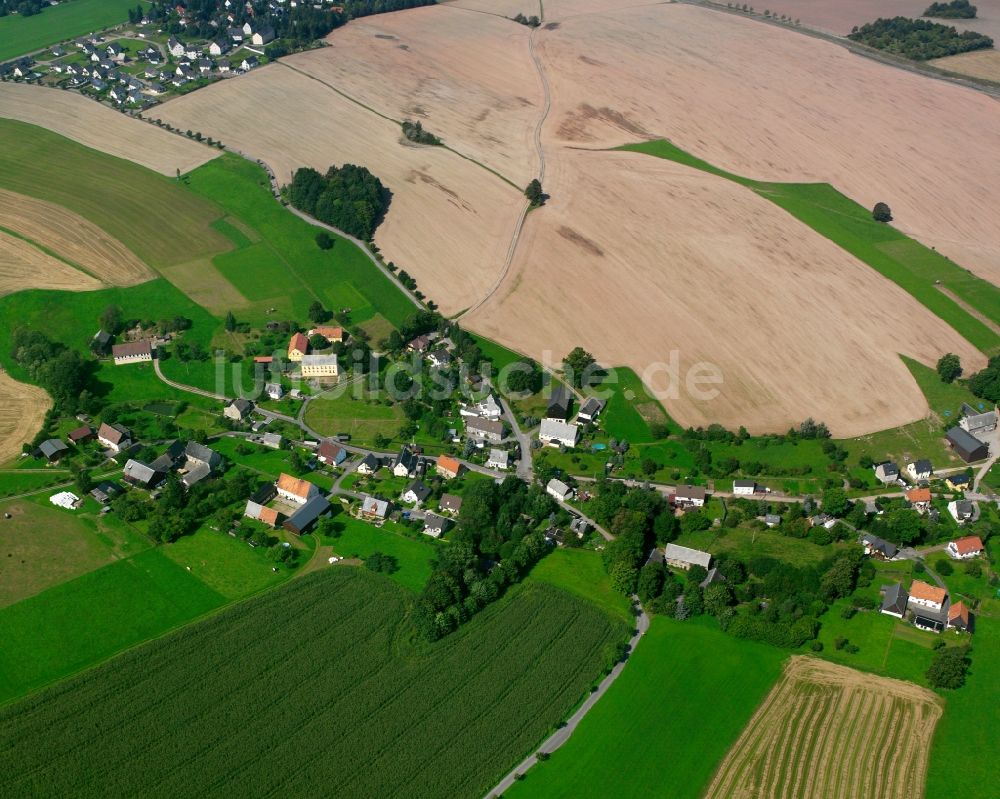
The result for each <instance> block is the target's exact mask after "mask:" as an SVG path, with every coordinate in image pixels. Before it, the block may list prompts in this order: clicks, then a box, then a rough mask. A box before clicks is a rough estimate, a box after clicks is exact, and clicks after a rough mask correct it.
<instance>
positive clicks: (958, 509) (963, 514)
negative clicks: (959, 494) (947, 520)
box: [948, 499, 976, 524]
mask: <svg viewBox="0 0 1000 799" xmlns="http://www.w3.org/2000/svg"><path fill="white" fill-rule="evenodd" d="M948 513H950V514H951V518H953V519H954V520H955V521H956V522H958V523H959V524H965V523H966V522H969V521H975V518H976V503H975V502H971V501H970V500H967V499H956V500H952V501H951V502H949V503H948Z"/></svg>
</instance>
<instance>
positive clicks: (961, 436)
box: [944, 427, 990, 463]
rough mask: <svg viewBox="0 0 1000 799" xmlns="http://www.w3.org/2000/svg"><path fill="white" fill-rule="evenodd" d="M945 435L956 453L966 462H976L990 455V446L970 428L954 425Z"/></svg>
mask: <svg viewBox="0 0 1000 799" xmlns="http://www.w3.org/2000/svg"><path fill="white" fill-rule="evenodd" d="M944 437H945V439H947V441H948V444H949V445H950V446H951V448H952V450H953V451H954V452H955V454H956V455H958V457H960V458H961V459H962V460H963V461H965V462H966V463H974V462H975V461H981V460H985V459H986V458H987V457H989V454H990V448H989V447H988V446H987V445H986V444H984V443H983V442H982V441H980V440H979V439H978V438H976V437H975V436H974V435H972V433H970V432H969V431H968V430H965V429H963V428H961V427H953V428H951V430H949V431H948V432H947V433H945V435H944Z"/></svg>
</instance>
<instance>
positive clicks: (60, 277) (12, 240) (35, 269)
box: [0, 227, 101, 296]
mask: <svg viewBox="0 0 1000 799" xmlns="http://www.w3.org/2000/svg"><path fill="white" fill-rule="evenodd" d="M99 288H101V283H100V282H99V281H98V280H95V279H94V278H93V277H91V276H90V275H88V274H86V273H85V272H82V271H80V270H79V269H75V268H74V267H73V266H72V265H71V264H67V263H65V262H64V261H62V260H61V259H59V258H58V257H56V256H55V255H54V254H52V253H49V252H46V251H45V250H44V249H43V248H40V247H37V246H35V244H34V243H33V242H31V241H26V240H25V239H24V238H22V237H21V236H18V235H17V234H15V233H12V232H10V231H7V230H5V229H4V228H2V227H0V296H3V295H4V294H13V293H14V292H16V291H23V290H25V289H58V290H61V291H92V290H93V289H99Z"/></svg>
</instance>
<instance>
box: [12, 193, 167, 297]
mask: <svg viewBox="0 0 1000 799" xmlns="http://www.w3.org/2000/svg"><path fill="white" fill-rule="evenodd" d="M0 218H2V220H3V228H5V229H7V230H10V231H11V232H13V233H15V234H16V235H18V236H20V237H22V238H24V239H27V240H28V241H31V242H34V243H37V244H38V245H40V247H42V248H44V249H47V250H51V251H52V252H54V253H55V254H56V255H57V256H59V257H60V258H62V259H63V260H65V261H67V262H68V263H70V264H73V265H74V266H78V267H79V268H80V269H82V270H83V271H84V272H86V273H87V274H88V275H91V276H92V277H94V278H96V279H98V280H100V281H102V282H104V283H107V284H108V285H112V286H134V285H135V284H136V283H142V282H144V281H146V280H152V279H153V278H154V277H155V274H154V273H153V271H152V270H151V269H150V268H149V267H148V266H146V264H144V263H143V262H142V261H141V260H140V259H139V258H138V257H137V256H136V255H135V253H133V252H132V251H131V250H130V249H129V248H128V247H126V246H125V245H124V244H122V243H121V242H120V241H119V240H118V239H116V238H114V237H113V236H111V235H109V234H108V233H106V232H104V231H103V230H101V228H99V227H98V226H97V225H95V224H94V223H93V222H90V221H88V220H86V219H84V218H83V217H82V216H80V215H79V214H75V213H73V212H72V211H70V210H68V209H66V208H63V207H62V206H59V205H56V204H55V203H50V202H45V201H44V200H39V199H37V198H34V197H28V196H27V195H24V194H18V193H16V192H12V191H8V190H6V189H3V188H0ZM38 288H42V287H41V286H38Z"/></svg>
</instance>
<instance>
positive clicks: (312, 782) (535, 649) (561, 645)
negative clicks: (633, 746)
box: [0, 567, 626, 799]
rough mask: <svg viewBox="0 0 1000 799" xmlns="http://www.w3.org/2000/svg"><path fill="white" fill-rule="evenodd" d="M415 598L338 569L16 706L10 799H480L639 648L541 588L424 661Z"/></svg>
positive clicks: (7, 758)
mask: <svg viewBox="0 0 1000 799" xmlns="http://www.w3.org/2000/svg"><path fill="white" fill-rule="evenodd" d="M408 596H409V595H408V594H407V593H406V592H405V591H404V590H403V589H401V588H399V587H397V586H395V585H394V584H392V583H391V582H390V581H389V580H387V579H385V578H382V577H380V576H377V575H372V574H371V573H369V572H366V571H365V570H362V569H355V568H350V567H338V568H334V569H329V570H327V571H324V572H320V573H316V574H311V575H308V576H306V577H303V578H302V579H300V580H296V581H294V582H293V583H290V584H288V585H286V586H285V587H282V588H279V589H276V590H274V591H271V592H268V593H267V594H265V595H263V596H261V597H258V598H256V599H252V600H248V601H246V602H242V603H240V604H238V605H236V606H233V607H232V608H230V609H228V610H226V611H223V612H222V613H220V614H218V615H216V616H214V617H212V618H210V619H208V620H206V621H203V622H201V623H198V624H195V625H192V626H190V627H187V628H185V629H183V630H181V631H179V632H176V633H173V634H171V635H169V636H167V637H165V638H162V639H159V640H156V641H153V642H151V643H149V644H146V645H145V646H143V647H141V648H138V649H134V650H132V651H130V652H127V653H125V654H124V655H121V656H120V657H118V658H116V659H115V660H113V661H111V662H110V663H108V664H106V665H104V666H100V667H98V668H96V669H94V670H92V671H89V672H87V673H85V674H83V675H81V676H79V677H76V678H72V679H70V680H67V681H65V682H62V683H60V684H59V685H57V686H54V687H53V688H50V689H48V690H45V691H43V692H42V693H40V694H37V695H35V696H33V697H31V698H29V699H26V700H24V701H22V702H20V703H18V704H15V705H11V706H8V707H6V708H4V709H3V710H0V725H2V727H3V729H4V731H5V734H4V736H3V741H2V742H0V795H3V796H76V797H88V796H93V797H107V796H207V795H224V796H245V797H256V796H310V795H311V796H319V795H322V796H344V797H356V796H406V797H412V799H422V798H424V797H428V798H429V797H445V796H448V797H460V796H466V797H479V796H482V795H483V794H485V793H486V791H487V790H489V788H490V786H491V785H492V784H494V783H495V782H496V781H497V780H498V779H499V778H500V776H501V775H502V774H503V773H505V772H506V770H507V769H508V768H510V764H511V763H514V762H516V760H517V759H518V758H520V757H522V756H523V754H524V753H525V752H526V751H528V750H529V749H530V747H532V746H533V745H535V744H536V743H537V742H538V741H539V740H540V739H541V738H542V737H543V736H544V735H545V734H546V733H547V732H548V731H549V730H551V729H552V728H553V727H554V726H555V724H556V723H558V722H559V721H560V720H562V719H564V718H565V717H566V716H567V715H568V713H569V711H570V710H571V708H572V707H573V706H574V705H575V704H576V703H577V702H578V701H579V700H580V698H581V697H582V696H583V695H584V694H585V692H586V691H587V689H588V687H589V686H590V684H591V681H592V680H593V679H594V678H595V676H596V675H598V674H599V673H600V672H601V669H602V666H603V664H604V662H605V658H606V650H608V648H609V647H612V648H613V646H614V645H615V644H616V643H617V642H618V641H620V640H623V639H624V637H625V636H626V629H625V625H624V624H623V623H622V622H620V621H615V620H613V619H612V618H611V617H610V616H608V615H606V614H604V613H603V612H601V611H600V610H598V609H596V608H595V607H593V606H591V605H590V604H589V603H587V602H585V601H583V600H578V599H575V598H574V597H572V596H570V595H569V594H567V593H565V592H563V591H561V590H559V589H556V588H553V587H551V586H546V585H531V586H524V587H522V588H519V589H518V591H517V593H516V594H515V595H512V596H510V597H509V598H508V599H506V600H505V601H504V602H502V603H500V604H499V605H498V606H496V607H495V609H491V610H489V611H487V612H485V613H483V614H481V615H480V616H479V617H478V618H477V619H476V620H475V621H474V622H473V623H472V624H470V625H469V626H468V627H466V628H464V629H463V630H462V631H460V632H459V633H457V634H455V635H453V636H449V637H448V638H447V639H445V640H444V641H441V642H438V643H436V644H433V645H425V644H416V645H415V644H414V643H412V642H411V641H412V635H413V633H412V630H411V629H410V628H409V627H408V625H407V622H406V620H405V619H406V610H407V603H408V601H409V599H408Z"/></svg>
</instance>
